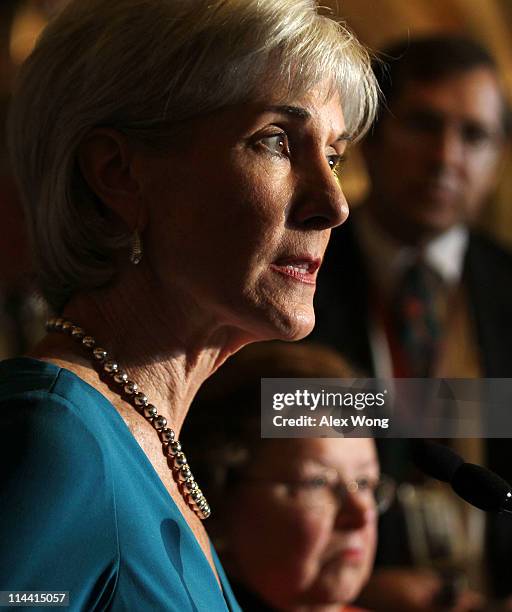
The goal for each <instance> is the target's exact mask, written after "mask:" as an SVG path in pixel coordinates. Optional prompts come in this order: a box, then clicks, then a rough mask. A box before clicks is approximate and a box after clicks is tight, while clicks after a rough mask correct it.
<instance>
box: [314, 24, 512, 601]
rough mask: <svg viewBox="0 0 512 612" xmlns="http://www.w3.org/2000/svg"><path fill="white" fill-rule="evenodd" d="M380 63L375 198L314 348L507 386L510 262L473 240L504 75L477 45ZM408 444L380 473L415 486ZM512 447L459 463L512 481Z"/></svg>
mask: <svg viewBox="0 0 512 612" xmlns="http://www.w3.org/2000/svg"><path fill="white" fill-rule="evenodd" d="M383 57H384V59H385V62H382V63H377V64H376V66H375V71H376V74H377V77H378V80H379V83H380V86H381V89H382V92H383V94H384V99H385V103H384V105H383V106H382V109H381V112H380V116H379V117H378V119H377V121H376V123H375V125H374V128H373V131H372V133H371V134H370V136H369V137H368V138H367V140H366V141H365V142H364V143H363V154H364V157H365V161H366V163H367V168H368V172H369V176H370V180H371V190H370V193H369V195H368V197H367V199H366V201H365V202H364V204H363V206H361V207H360V209H357V210H356V211H354V213H353V214H352V215H351V219H350V220H349V221H348V222H347V223H346V224H345V225H343V226H342V227H341V228H339V229H338V230H336V231H335V232H333V236H332V238H331V243H330V245H329V249H328V251H327V254H326V257H325V260H324V264H323V266H322V269H321V271H320V276H319V279H318V290H317V298H316V313H317V326H316V328H315V331H314V333H313V337H314V339H315V340H320V341H322V342H324V343H326V344H331V345H334V346H335V347H336V348H337V349H338V350H340V351H341V352H342V353H343V354H344V355H345V356H346V357H347V358H348V359H349V360H350V361H351V362H352V363H353V364H354V366H355V367H357V368H359V369H360V370H361V371H363V372H367V373H368V375H371V376H378V377H384V378H386V377H418V378H419V377H436V376H439V377H447V378H449V377H454V378H455V377H461V378H479V377H510V376H512V358H511V357H510V347H511V346H512V255H511V254H509V253H508V252H507V251H505V250H504V249H503V248H501V247H500V246H498V245H497V244H496V243H495V242H494V241H492V240H491V239H489V238H487V237H484V236H482V235H480V234H478V233H477V232H476V231H475V230H474V229H473V226H474V223H475V220H476V219H477V218H478V217H479V216H480V215H481V214H482V213H483V212H484V210H485V204H486V202H487V201H488V199H489V196H490V195H491V193H492V191H493V188H494V187H495V184H496V178H497V174H498V171H499V168H500V162H501V160H502V154H503V150H504V147H505V144H506V140H507V137H508V134H509V114H508V109H507V105H506V103H505V98H504V93H503V90H502V87H501V84H500V80H499V76H498V73H497V68H496V65H495V62H494V60H493V59H492V57H491V56H490V55H489V54H488V52H487V51H486V50H484V49H483V48H481V47H480V46H479V45H478V44H476V43H474V42H473V41H471V40H468V39H465V38H462V37H454V36H443V35H441V36H432V37H428V38H423V39H418V40H407V41H404V42H401V43H398V44H396V45H395V46H393V47H391V48H389V49H387V50H386V52H385V54H383ZM390 442H391V441H390ZM400 442H401V441H398V442H397V443H396V444H395V445H393V444H389V443H387V446H384V445H383V447H382V455H381V459H382V463H383V464H384V467H383V469H384V471H386V470H387V471H390V472H391V473H392V475H394V476H395V477H398V478H399V479H407V478H408V476H409V473H410V469H411V462H410V455H409V449H408V447H407V444H406V443H400ZM506 442H507V441H497V440H493V441H491V443H486V442H485V441H482V440H468V441H466V442H465V443H464V448H459V449H458V450H460V451H462V452H463V454H464V456H465V457H466V460H468V461H474V462H476V463H486V464H487V465H489V467H491V468H492V469H495V470H496V471H498V472H499V473H500V474H501V475H502V476H504V477H505V478H507V477H508V478H509V479H511V480H512V461H510V458H509V457H510V455H509V453H508V451H507V450H506V446H507V444H506ZM507 468H508V470H509V471H510V473H508V474H507V473H506V470H507ZM505 518H508V517H505ZM509 523H510V521H507V522H505V521H503V520H502V519H501V518H500V517H498V519H496V520H493V521H492V522H490V524H489V528H488V539H489V544H490V546H489V553H488V560H487V567H488V569H489V570H490V571H489V574H490V579H491V581H492V583H493V584H492V586H493V591H494V593H495V594H496V595H498V596H500V597H501V596H505V595H506V594H508V592H509V591H510V590H511V589H512V580H511V578H512V576H511V573H512V570H510V567H511V565H510V563H504V562H503V560H504V559H505V558H506V555H505V552H507V553H508V555H509V556H510V554H511V553H510V552H509V551H510V550H512V527H511V526H510V524H509ZM381 535H382V541H383V543H384V548H386V541H387V542H388V544H390V545H388V546H387V549H388V550H387V553H386V551H384V552H385V557H386V556H387V559H386V561H387V562H389V563H391V564H393V563H400V562H401V561H403V556H402V558H401V556H400V555H401V554H402V552H403V551H402V552H401V551H400V550H399V549H400V547H399V546H397V533H396V532H395V533H394V534H391V535H392V537H391V539H390V538H389V537H386V534H385V533H383V534H381ZM388 536H389V534H388ZM482 538H483V536H482ZM509 543H510V544H509ZM393 544H394V546H393ZM507 548H508V549H509V550H508V551H507V550H506V549H507ZM390 551H391V552H390ZM393 551H394V552H397V553H398V554H397V555H396V558H393Z"/></svg>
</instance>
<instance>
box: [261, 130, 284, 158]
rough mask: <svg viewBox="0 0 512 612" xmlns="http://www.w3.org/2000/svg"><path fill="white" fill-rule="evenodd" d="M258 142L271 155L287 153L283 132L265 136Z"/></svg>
mask: <svg viewBox="0 0 512 612" xmlns="http://www.w3.org/2000/svg"><path fill="white" fill-rule="evenodd" d="M260 142H261V143H262V144H263V145H264V146H265V147H266V148H267V149H269V150H270V151H271V152H272V153H276V154H277V155H285V154H287V153H288V142H287V138H286V134H285V133H284V132H280V133H279V134H272V135H271V136H265V137H264V138H261V139H260Z"/></svg>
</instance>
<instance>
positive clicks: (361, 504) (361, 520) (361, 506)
mask: <svg viewBox="0 0 512 612" xmlns="http://www.w3.org/2000/svg"><path fill="white" fill-rule="evenodd" d="M376 516H377V509H376V507H375V504H374V503H373V502H370V501H369V500H367V499H363V497H362V496H361V495H358V494H357V493H347V495H346V497H345V499H344V500H343V503H342V504H340V507H339V509H338V514H337V515H336V526H337V527H338V529H342V530H347V531H350V530H354V529H362V528H363V527H365V526H366V525H367V524H368V523H371V522H374V521H375V520H376Z"/></svg>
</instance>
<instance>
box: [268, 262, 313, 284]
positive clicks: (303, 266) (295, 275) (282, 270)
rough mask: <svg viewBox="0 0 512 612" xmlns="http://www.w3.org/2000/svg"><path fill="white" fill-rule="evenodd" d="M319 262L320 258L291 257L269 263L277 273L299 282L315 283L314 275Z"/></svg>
mask: <svg viewBox="0 0 512 612" xmlns="http://www.w3.org/2000/svg"><path fill="white" fill-rule="evenodd" d="M320 264H321V260H320V259H317V258H312V257H293V258H287V259H281V260H279V261H276V262H275V263H272V264H270V267H271V268H272V270H275V271H276V272H278V273H279V274H282V275H283V276H287V277H288V278H291V279H293V280H296V281H297V282H299V283H304V284H306V285H316V275H317V272H318V268H319V267H320Z"/></svg>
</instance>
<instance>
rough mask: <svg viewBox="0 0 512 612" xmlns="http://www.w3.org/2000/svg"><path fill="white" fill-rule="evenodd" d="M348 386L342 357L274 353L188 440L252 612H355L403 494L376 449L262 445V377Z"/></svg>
mask: <svg viewBox="0 0 512 612" xmlns="http://www.w3.org/2000/svg"><path fill="white" fill-rule="evenodd" d="M348 376H351V373H350V372H349V370H348V368H347V366H346V365H345V364H344V362H343V361H342V360H341V358H340V357H339V356H338V355H337V354H336V353H333V352H331V350H328V349H325V348H323V347H319V346H314V345H308V344H301V345H290V344H281V343H266V344H264V345H259V346H252V347H248V348H247V349H244V350H243V351H242V352H241V353H240V354H239V355H237V356H236V357H235V358H233V359H232V360H231V362H229V363H228V364H226V366H224V368H222V369H221V370H220V371H219V373H218V374H217V375H216V376H215V377H214V378H213V379H212V380H211V382H210V384H209V385H208V386H207V387H206V388H205V389H204V391H203V392H202V393H200V394H199V396H198V398H197V400H196V403H195V407H194V410H193V411H192V412H191V415H190V416H191V421H190V422H189V423H188V426H187V429H186V432H185V433H184V434H183V437H188V435H187V434H188V432H191V433H190V441H188V442H187V447H189V451H188V454H189V456H190V457H193V458H194V460H193V463H194V466H197V467H196V470H197V471H199V470H201V472H202V474H201V476H202V477H201V481H202V482H204V483H205V485H204V489H205V490H206V491H207V492H208V495H209V496H210V497H212V498H213V499H216V500H217V501H216V505H217V507H218V508H219V510H218V512H217V513H216V517H215V518H214V519H213V520H212V521H211V525H210V526H209V527H210V529H211V531H210V533H211V535H212V536H213V539H214V541H215V542H216V545H217V550H218V551H219V552H220V554H221V557H222V561H223V564H224V566H225V568H226V569H227V571H228V573H229V574H230V578H231V581H232V583H233V584H234V585H235V590H236V594H237V598H238V600H239V603H240V605H241V607H242V609H244V610H245V611H249V612H250V611H256V610H258V611H265V610H283V611H284V610H286V611H290V612H298V611H301V612H306V611H310V610H311V611H312V610H314V611H315V612H331V611H336V612H338V611H340V610H343V611H344V612H346V611H348V610H353V608H350V607H347V604H348V603H349V602H351V601H353V600H354V599H355V598H356V597H357V595H358V593H359V591H360V590H361V588H362V587H363V585H364V584H365V582H366V580H367V579H368V577H369V575H370V572H371V568H372V565H373V559H374V554H375V546H376V523H377V517H378V514H379V512H380V511H383V510H385V509H386V508H387V506H388V505H389V503H390V502H391V499H392V495H393V486H392V483H391V482H390V481H387V480H385V479H383V478H382V477H381V475H380V472H379V465H378V461H377V457H376V452H375V445H374V442H373V440H371V439H368V438H352V439H349V438H344V439H339V438H315V439H272V440H270V439H265V440H262V439H261V437H260V393H259V386H260V377H282V378H284V377H290V378H292V377H293V378H300V377H304V378H313V377H337V378H340V377H348ZM234 411H236V414H237V419H233V418H229V415H230V414H231V415H232V414H233V412H234ZM201 434H204V435H201ZM194 440H195V441H196V442H195V446H192V447H191V444H192V445H194ZM198 440H202V443H201V444H199V443H198V442H197V441H198ZM205 441H206V442H205Z"/></svg>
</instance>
